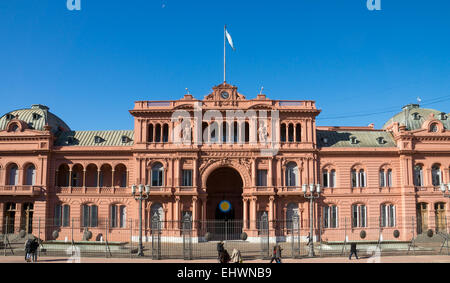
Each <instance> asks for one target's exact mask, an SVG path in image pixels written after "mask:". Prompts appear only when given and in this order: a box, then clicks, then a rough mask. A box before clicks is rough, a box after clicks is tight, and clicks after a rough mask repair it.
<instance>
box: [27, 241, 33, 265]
mask: <svg viewBox="0 0 450 283" xmlns="http://www.w3.org/2000/svg"><path fill="white" fill-rule="evenodd" d="M32 242H33V239H28V240H27V241H26V242H25V261H27V262H28V260H29V258H30V257H31V243H32Z"/></svg>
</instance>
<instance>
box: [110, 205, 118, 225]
mask: <svg viewBox="0 0 450 283" xmlns="http://www.w3.org/2000/svg"><path fill="white" fill-rule="evenodd" d="M116 227H117V206H115V205H112V206H111V228H116Z"/></svg>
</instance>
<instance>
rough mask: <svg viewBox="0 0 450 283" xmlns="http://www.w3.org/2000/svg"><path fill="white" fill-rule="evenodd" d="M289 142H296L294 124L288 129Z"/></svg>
mask: <svg viewBox="0 0 450 283" xmlns="http://www.w3.org/2000/svg"><path fill="white" fill-rule="evenodd" d="M288 141H289V142H294V125H293V124H289V127H288Z"/></svg>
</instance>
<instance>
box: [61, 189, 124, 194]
mask: <svg viewBox="0 0 450 283" xmlns="http://www.w3.org/2000/svg"><path fill="white" fill-rule="evenodd" d="M56 193H60V194H82V195H125V194H130V195H131V189H130V188H123V187H56Z"/></svg>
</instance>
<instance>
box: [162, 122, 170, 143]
mask: <svg viewBox="0 0 450 283" xmlns="http://www.w3.org/2000/svg"><path fill="white" fill-rule="evenodd" d="M162 141H163V142H164V143H167V142H169V125H167V124H164V126H163V133H162Z"/></svg>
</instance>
